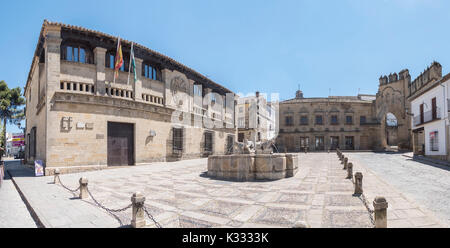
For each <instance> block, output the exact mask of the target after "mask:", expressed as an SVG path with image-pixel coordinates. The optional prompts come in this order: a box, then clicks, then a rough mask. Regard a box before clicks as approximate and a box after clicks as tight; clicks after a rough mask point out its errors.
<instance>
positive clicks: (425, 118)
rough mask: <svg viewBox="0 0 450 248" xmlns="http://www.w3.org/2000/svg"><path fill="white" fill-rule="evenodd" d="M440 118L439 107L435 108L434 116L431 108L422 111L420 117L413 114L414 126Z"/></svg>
mask: <svg viewBox="0 0 450 248" xmlns="http://www.w3.org/2000/svg"><path fill="white" fill-rule="evenodd" d="M439 119H441V111H440V108H436V113H435V116H433V110H429V111H427V112H424V113H423V118H420V115H417V116H414V126H419V125H422V124H424V123H427V122H430V121H434V120H439Z"/></svg>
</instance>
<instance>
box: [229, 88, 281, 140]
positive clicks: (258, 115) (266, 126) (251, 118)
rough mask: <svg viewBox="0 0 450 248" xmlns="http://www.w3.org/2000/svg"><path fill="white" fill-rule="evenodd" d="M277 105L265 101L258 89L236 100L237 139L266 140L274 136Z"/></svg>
mask: <svg viewBox="0 0 450 248" xmlns="http://www.w3.org/2000/svg"><path fill="white" fill-rule="evenodd" d="M276 107H277V105H276V104H272V103H270V102H268V101H267V99H266V97H265V96H263V95H261V94H260V93H259V92H258V91H257V92H256V93H255V95H254V96H247V97H240V98H238V99H237V100H236V122H237V123H236V126H237V127H238V141H239V142H243V141H244V139H247V140H248V141H252V142H254V143H255V142H261V141H267V140H270V139H273V138H275V135H276V132H275V129H276V119H277V118H276V117H277V115H278V111H277V108H276Z"/></svg>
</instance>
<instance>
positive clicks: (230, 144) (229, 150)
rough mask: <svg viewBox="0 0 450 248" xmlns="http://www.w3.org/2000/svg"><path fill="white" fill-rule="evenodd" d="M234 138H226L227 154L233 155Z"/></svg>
mask: <svg viewBox="0 0 450 248" xmlns="http://www.w3.org/2000/svg"><path fill="white" fill-rule="evenodd" d="M233 144H234V136H233V135H228V136H227V153H233Z"/></svg>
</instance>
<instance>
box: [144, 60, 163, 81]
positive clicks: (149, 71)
mask: <svg viewBox="0 0 450 248" xmlns="http://www.w3.org/2000/svg"><path fill="white" fill-rule="evenodd" d="M142 76H144V77H146V78H150V79H153V80H159V81H161V71H160V70H159V68H157V67H156V66H152V65H150V64H146V63H145V64H142Z"/></svg>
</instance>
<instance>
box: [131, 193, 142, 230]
mask: <svg viewBox="0 0 450 248" xmlns="http://www.w3.org/2000/svg"><path fill="white" fill-rule="evenodd" d="M144 202H145V197H144V196H143V195H142V194H141V193H140V192H136V193H134V194H133V196H131V203H132V204H133V206H132V216H131V226H132V227H134V228H138V227H143V226H145V216H144Z"/></svg>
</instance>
